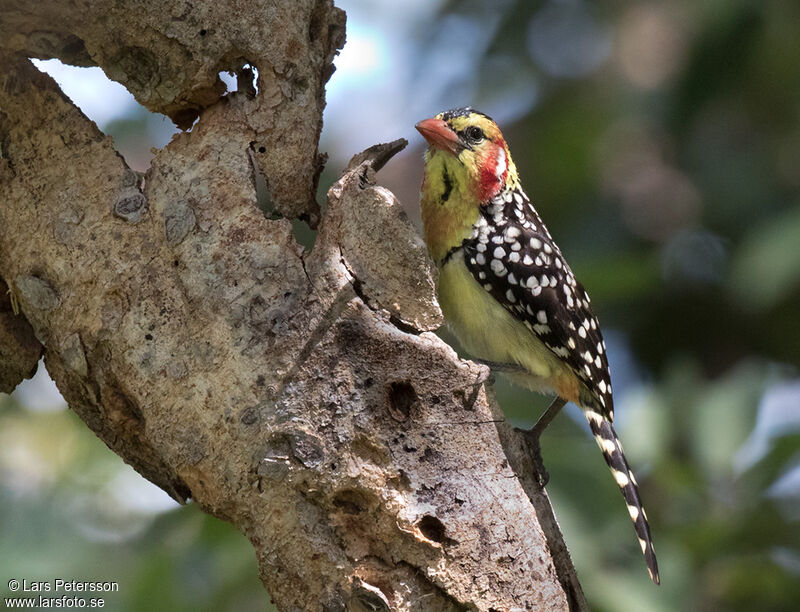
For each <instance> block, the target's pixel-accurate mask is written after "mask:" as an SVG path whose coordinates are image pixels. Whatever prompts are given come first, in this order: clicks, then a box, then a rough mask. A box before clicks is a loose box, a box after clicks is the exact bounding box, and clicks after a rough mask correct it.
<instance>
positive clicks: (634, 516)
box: [628, 504, 639, 523]
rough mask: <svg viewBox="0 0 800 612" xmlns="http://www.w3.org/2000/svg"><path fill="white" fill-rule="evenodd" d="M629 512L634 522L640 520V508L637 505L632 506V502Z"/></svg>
mask: <svg viewBox="0 0 800 612" xmlns="http://www.w3.org/2000/svg"><path fill="white" fill-rule="evenodd" d="M628 514H630V515H631V520H632V521H633V522H634V523H635V522H636V521H637V520H639V508H637V507H636V506H631V505H630V504H628Z"/></svg>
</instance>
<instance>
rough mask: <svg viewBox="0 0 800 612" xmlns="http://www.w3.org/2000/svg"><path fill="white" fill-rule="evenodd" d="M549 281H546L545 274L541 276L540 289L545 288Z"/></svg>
mask: <svg viewBox="0 0 800 612" xmlns="http://www.w3.org/2000/svg"><path fill="white" fill-rule="evenodd" d="M549 282H550V281H548V280H547V274H542V278H541V279H540V280H539V285H541V286H542V287H547V285H548V284H549Z"/></svg>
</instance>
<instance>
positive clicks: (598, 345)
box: [462, 188, 614, 418]
mask: <svg viewBox="0 0 800 612" xmlns="http://www.w3.org/2000/svg"><path fill="white" fill-rule="evenodd" d="M462 248H463V250H464V260H465V262H466V265H467V268H468V269H469V271H470V272H471V273H472V275H473V276H474V277H475V278H476V279H477V281H478V282H479V283H480V284H481V286H482V287H483V288H484V289H486V291H488V292H489V293H491V295H492V297H493V298H494V299H496V300H497V301H498V302H499V303H500V304H502V305H503V306H504V307H505V308H506V309H507V310H508V311H510V312H511V314H512V315H514V316H515V317H517V318H518V319H520V320H521V321H523V322H524V323H525V326H526V327H527V328H528V329H529V330H531V331H532V332H533V333H534V334H536V336H537V337H538V338H539V339H540V340H541V341H542V342H543V343H544V345H545V346H546V347H547V348H548V349H550V351H552V352H553V353H554V354H555V355H556V356H557V357H558V358H559V359H561V360H562V361H563V362H565V363H566V364H567V365H569V367H570V368H571V369H572V371H573V372H575V374H576V375H577V376H578V377H579V378H580V380H581V382H582V383H583V384H584V385H585V387H586V391H588V393H589V397H587V398H585V400H584V397H583V395H584V394H582V398H581V400H582V402H583V401H587V403H588V406H586V407H592V408H594V409H596V410H597V411H598V412H599V413H600V414H602V415H604V416H607V417H609V418H613V406H614V404H613V400H612V397H611V378H610V376H609V372H608V360H607V359H606V345H605V342H604V341H603V337H602V335H601V333H600V328H599V326H598V324H597V319H596V318H595V316H594V314H592V310H591V308H590V306H589V295H588V294H587V293H586V291H585V290H584V289H583V287H582V286H581V284H580V283H579V282H578V281H577V280H575V276H574V275H573V273H572V270H570V267H569V265H567V262H566V260H565V259H564V257H563V255H562V254H561V250H560V249H559V248H558V246H557V245H556V244H555V242H553V239H552V237H551V236H550V232H548V231H547V228H546V227H545V225H544V223H542V220H541V219H540V218H539V215H538V213H537V212H536V209H534V207H533V205H532V204H531V202H530V200H529V199H528V196H526V195H525V193H524V192H523V191H522V189H520V188H516V189H508V190H506V191H504V192H501V193H500V194H498V195H497V196H495V197H494V198H493V199H492V200H491V201H490V202H489V203H488V204H487V205H486V206H483V207H481V215H480V217H479V218H478V221H477V222H476V223H475V225H474V226H473V232H472V236H471V237H470V238H468V239H467V240H465V241H464V243H463V244H462Z"/></svg>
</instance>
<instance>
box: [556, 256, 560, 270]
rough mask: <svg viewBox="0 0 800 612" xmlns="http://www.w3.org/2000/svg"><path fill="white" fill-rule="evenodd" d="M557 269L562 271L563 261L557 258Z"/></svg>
mask: <svg viewBox="0 0 800 612" xmlns="http://www.w3.org/2000/svg"><path fill="white" fill-rule="evenodd" d="M556 268H558V269H559V270H560V269H561V259H560V258H558V257H556Z"/></svg>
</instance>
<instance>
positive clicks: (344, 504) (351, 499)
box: [333, 489, 366, 514]
mask: <svg viewBox="0 0 800 612" xmlns="http://www.w3.org/2000/svg"><path fill="white" fill-rule="evenodd" d="M333 505H334V506H335V507H336V508H338V509H339V510H341V511H342V512H344V513H345V514H360V513H361V512H363V510H364V506H365V505H366V500H365V499H364V496H363V495H361V494H360V493H359V492H358V491H353V490H352V489H346V490H344V491H339V492H338V493H337V494H336V497H334V498H333Z"/></svg>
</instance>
